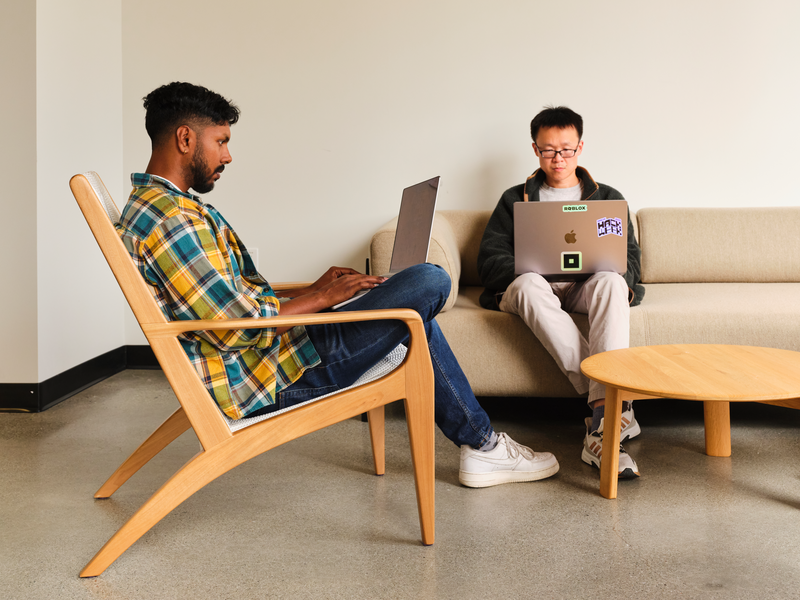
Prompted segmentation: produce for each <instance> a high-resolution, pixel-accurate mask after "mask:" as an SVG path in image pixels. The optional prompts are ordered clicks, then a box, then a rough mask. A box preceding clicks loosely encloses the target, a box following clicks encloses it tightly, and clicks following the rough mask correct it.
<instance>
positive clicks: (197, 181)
mask: <svg viewBox="0 0 800 600" xmlns="http://www.w3.org/2000/svg"><path fill="white" fill-rule="evenodd" d="M224 170H225V165H220V166H219V167H217V168H216V169H214V170H211V169H209V168H208V162H207V161H206V157H205V156H204V155H203V153H202V152H201V150H200V146H199V145H198V146H196V147H195V149H194V154H192V162H191V163H190V164H189V181H191V182H192V183H191V185H190V186H189V187H190V188H192V189H193V190H194V191H195V192H197V193H198V194H207V193H208V192H210V191H211V190H213V189H214V179H213V177H214V173H222V171H224Z"/></svg>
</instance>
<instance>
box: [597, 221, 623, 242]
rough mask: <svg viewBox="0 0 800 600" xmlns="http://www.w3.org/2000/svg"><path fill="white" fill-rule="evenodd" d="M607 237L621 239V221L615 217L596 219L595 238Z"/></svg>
mask: <svg viewBox="0 0 800 600" xmlns="http://www.w3.org/2000/svg"><path fill="white" fill-rule="evenodd" d="M607 235H618V236H619V237H623V234H622V219H618V218H616V217H611V218H609V217H606V218H603V219H597V237H599V238H601V237H605V236H607Z"/></svg>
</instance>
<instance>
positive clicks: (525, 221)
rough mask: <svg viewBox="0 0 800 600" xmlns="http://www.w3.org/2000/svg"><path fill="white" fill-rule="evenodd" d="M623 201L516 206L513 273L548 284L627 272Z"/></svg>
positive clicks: (626, 213)
mask: <svg viewBox="0 0 800 600" xmlns="http://www.w3.org/2000/svg"><path fill="white" fill-rule="evenodd" d="M627 248H628V203H627V202H626V201H625V200H588V201H583V202H517V203H515V204H514V259H515V260H514V270H515V272H516V273H517V275H520V274H522V273H539V274H540V275H542V276H543V277H544V278H545V279H548V280H549V281H576V280H581V279H587V278H588V277H589V276H591V275H592V274H594V273H597V272H599V271H613V272H615V273H619V274H623V273H625V271H627V269H628V251H627Z"/></svg>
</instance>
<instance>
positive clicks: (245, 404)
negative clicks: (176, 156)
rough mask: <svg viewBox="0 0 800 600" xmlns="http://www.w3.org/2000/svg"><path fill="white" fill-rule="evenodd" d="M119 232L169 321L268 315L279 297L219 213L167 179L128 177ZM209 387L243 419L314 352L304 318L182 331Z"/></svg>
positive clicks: (271, 399)
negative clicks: (284, 326) (281, 325)
mask: <svg viewBox="0 0 800 600" xmlns="http://www.w3.org/2000/svg"><path fill="white" fill-rule="evenodd" d="M131 182H132V183H133V191H132V192H131V195H130V198H128V203H127V204H126V205H125V209H124V210H123V211H122V217H121V218H120V224H119V226H118V229H119V234H120V237H121V238H122V241H123V243H124V244H125V247H126V248H127V249H128V252H130V255H131V257H133V260H134V262H135V263H136V266H137V267H138V269H139V272H140V273H141V274H142V276H143V277H144V278H145V281H147V283H149V284H150V286H151V287H150V289H151V290H152V292H153V295H154V296H155V299H156V302H158V305H159V307H160V308H161V310H162V311H163V312H164V314H165V315H166V316H167V318H168V319H170V320H173V321H174V320H178V319H236V318H246V317H253V318H257V317H270V316H274V315H277V314H278V313H279V312H280V300H279V299H278V298H277V297H276V296H275V293H274V292H273V290H272V288H271V287H270V285H269V283H267V281H266V280H265V279H264V278H263V277H262V276H261V275H260V274H259V273H258V271H256V269H255V265H254V264H253V261H252V259H251V258H250V255H249V254H248V252H247V249H246V248H245V247H244V245H243V244H242V242H241V240H240V239H239V236H237V235H236V232H235V231H234V230H233V229H232V228H231V226H230V225H229V224H228V222H227V221H226V220H225V219H224V218H223V217H222V215H221V214H220V213H219V212H218V211H217V210H216V209H215V208H214V207H213V206H211V205H210V204H205V203H203V201H202V200H200V198H198V197H196V196H192V195H190V194H185V193H183V192H182V191H180V190H179V189H178V188H176V187H175V186H174V185H172V184H171V183H170V182H169V181H167V180H166V179H162V178H161V177H156V176H153V175H148V174H144V173H134V174H133V175H132V176H131ZM180 342H181V345H182V346H183V349H184V351H185V352H186V354H187V355H188V356H189V359H190V360H191V361H192V364H193V365H194V367H195V369H197V372H198V373H199V375H200V377H201V379H202V380H203V383H204V384H205V386H206V388H207V389H208V391H209V392H210V393H211V395H212V396H213V397H214V399H215V400H216V401H217V403H218V404H219V406H220V408H221V409H222V410H223V411H224V412H225V414H226V415H228V416H229V417H231V418H232V419H240V418H242V417H244V416H246V415H247V414H248V413H251V412H252V411H254V410H257V409H259V408H262V407H264V406H267V405H270V404H274V403H275V395H276V394H277V393H278V392H279V391H281V390H282V389H284V388H286V387H288V386H289V385H291V384H292V383H293V382H295V381H297V379H299V378H300V376H301V375H302V374H303V371H305V369H306V368H308V367H312V366H315V365H317V364H319V362H320V359H319V356H318V355H317V352H316V350H315V349H314V346H313V345H312V343H311V340H309V338H308V335H307V334H306V331H305V328H304V327H294V328H293V329H290V330H289V331H287V332H286V333H284V334H283V335H281V336H276V330H275V328H269V329H243V330H231V331H203V332H197V333H187V334H184V335H182V336H181V338H180Z"/></svg>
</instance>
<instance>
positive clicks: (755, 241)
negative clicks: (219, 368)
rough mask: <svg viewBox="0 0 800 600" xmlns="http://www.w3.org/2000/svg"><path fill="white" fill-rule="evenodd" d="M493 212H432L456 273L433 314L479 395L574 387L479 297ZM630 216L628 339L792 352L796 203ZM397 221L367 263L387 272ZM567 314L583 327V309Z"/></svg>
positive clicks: (797, 297)
mask: <svg viewBox="0 0 800 600" xmlns="http://www.w3.org/2000/svg"><path fill="white" fill-rule="evenodd" d="M490 214H491V213H490V211H440V212H438V213H437V216H436V221H435V224H434V231H433V236H432V240H431V251H430V255H429V262H431V263H435V264H439V265H441V266H442V267H444V268H445V269H446V270H447V272H448V273H449V274H450V277H451V279H452V281H453V289H452V292H451V297H450V299H449V300H448V302H447V305H446V306H445V310H444V311H443V312H442V313H441V314H440V315H439V317H438V318H437V320H438V322H439V325H440V326H441V328H442V331H443V332H444V334H445V336H446V337H447V339H448V340H449V342H450V345H451V346H452V348H453V352H454V353H455V355H456V357H457V358H458V360H459V362H460V363H461V366H462V368H463V369H464V372H465V373H466V375H467V377H468V379H469V381H470V383H471V384H472V387H473V389H474V391H475V394H476V395H478V396H542V397H573V396H576V394H575V390H574V389H573V388H572V386H571V385H570V384H569V382H568V380H567V378H566V377H564V375H562V373H561V372H560V371H559V369H558V367H557V366H556V364H555V362H553V359H552V358H551V357H550V355H549V354H548V353H547V351H546V350H545V349H544V348H543V347H542V345H541V344H540V343H539V341H538V340H537V339H536V337H535V336H534V335H533V334H532V333H531V331H530V330H529V329H528V328H527V327H526V326H525V325H524V323H523V322H522V321H521V320H520V319H519V317H516V316H514V315H508V314H504V313H500V312H496V311H490V310H486V309H483V308H481V306H480V305H479V303H478V296H479V295H480V293H481V291H482V289H483V288H482V287H481V284H480V279H479V277H478V273H477V255H478V246H479V244H480V240H481V236H482V235H483V230H484V228H485V227H486V223H487V221H488V220H489V216H490ZM632 218H633V219H634V225H635V227H636V229H637V239H638V240H639V243H640V245H641V247H642V282H643V283H644V284H645V289H646V293H645V298H644V302H643V303H642V304H641V305H640V306H636V307H634V308H632V309H631V340H630V342H631V346H645V345H656V344H678V343H717V344H743V345H752V346H768V347H774V348H784V349H788V350H795V351H800V208H795V207H790V208H730V209H704V208H646V209H642V210H640V211H639V212H638V213H637V214H633V215H632ZM395 225H396V223H395V221H392V222H390V223H387V224H386V225H385V226H384V227H383V228H382V229H380V230H379V231H378V232H377V233H376V234H375V235H374V237H373V238H372V245H371V252H370V253H371V261H370V264H371V268H372V271H373V272H374V273H382V272H386V271H388V265H389V261H390V258H391V251H392V244H393V242H394V230H395ZM572 317H573V319H574V320H575V322H576V323H577V324H578V326H579V327H580V328H581V329H582V330H583V332H584V335H586V334H587V332H588V321H587V317H586V316H585V315H572Z"/></svg>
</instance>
